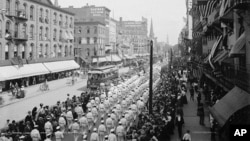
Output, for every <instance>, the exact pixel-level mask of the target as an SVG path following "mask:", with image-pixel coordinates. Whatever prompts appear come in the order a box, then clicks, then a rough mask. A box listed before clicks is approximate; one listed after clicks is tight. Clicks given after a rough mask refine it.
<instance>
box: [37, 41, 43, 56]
mask: <svg viewBox="0 0 250 141" xmlns="http://www.w3.org/2000/svg"><path fill="white" fill-rule="evenodd" d="M38 58H43V44H40V46H39V49H38Z"/></svg>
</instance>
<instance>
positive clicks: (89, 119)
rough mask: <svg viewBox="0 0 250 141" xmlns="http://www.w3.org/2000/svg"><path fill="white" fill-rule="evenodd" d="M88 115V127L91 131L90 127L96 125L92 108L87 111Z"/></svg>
mask: <svg viewBox="0 0 250 141" xmlns="http://www.w3.org/2000/svg"><path fill="white" fill-rule="evenodd" d="M86 117H87V121H88V128H89V131H90V129H91V128H92V127H93V125H94V117H93V114H92V112H91V111H90V110H89V112H88V113H87V115H86Z"/></svg>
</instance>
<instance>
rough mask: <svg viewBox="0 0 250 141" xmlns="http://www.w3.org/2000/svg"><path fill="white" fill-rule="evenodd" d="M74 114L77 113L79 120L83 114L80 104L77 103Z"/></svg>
mask: <svg viewBox="0 0 250 141" xmlns="http://www.w3.org/2000/svg"><path fill="white" fill-rule="evenodd" d="M75 112H76V113H77V117H78V120H79V119H80V118H81V116H82V114H83V109H82V105H81V103H78V104H77V106H76V107H75Z"/></svg>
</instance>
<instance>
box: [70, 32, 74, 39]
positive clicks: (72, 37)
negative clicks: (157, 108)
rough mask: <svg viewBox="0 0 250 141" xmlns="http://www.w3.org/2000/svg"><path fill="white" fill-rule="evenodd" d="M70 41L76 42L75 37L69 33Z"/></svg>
mask: <svg viewBox="0 0 250 141" xmlns="http://www.w3.org/2000/svg"><path fill="white" fill-rule="evenodd" d="M69 40H74V36H73V35H72V34H71V33H70V32H69Z"/></svg>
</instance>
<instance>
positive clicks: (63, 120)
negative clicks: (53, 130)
mask: <svg viewBox="0 0 250 141" xmlns="http://www.w3.org/2000/svg"><path fill="white" fill-rule="evenodd" d="M58 123H59V126H60V129H61V131H62V132H63V133H64V132H65V127H66V120H65V118H64V117H63V114H61V116H60V117H59V119H58Z"/></svg>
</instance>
